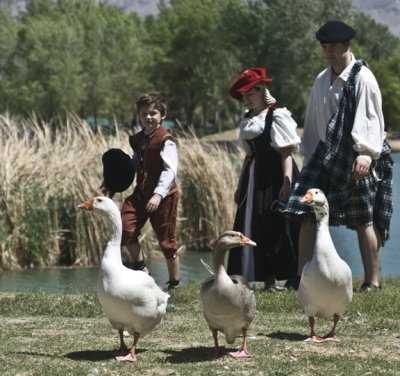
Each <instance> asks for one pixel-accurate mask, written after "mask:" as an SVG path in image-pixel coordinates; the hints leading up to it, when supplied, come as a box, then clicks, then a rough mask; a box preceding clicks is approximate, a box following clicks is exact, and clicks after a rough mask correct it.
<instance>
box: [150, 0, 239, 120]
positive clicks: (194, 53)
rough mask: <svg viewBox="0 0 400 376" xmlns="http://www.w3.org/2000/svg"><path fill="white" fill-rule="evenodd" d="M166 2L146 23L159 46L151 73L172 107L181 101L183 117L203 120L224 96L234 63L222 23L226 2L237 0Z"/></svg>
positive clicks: (211, 114)
mask: <svg viewBox="0 0 400 376" xmlns="http://www.w3.org/2000/svg"><path fill="white" fill-rule="evenodd" d="M171 5H172V7H171V8H169V7H161V11H160V16H159V19H158V21H156V20H153V22H148V23H147V26H151V27H152V30H153V34H152V37H153V38H154V39H153V40H154V41H156V43H157V47H158V50H161V49H163V47H164V48H165V49H164V53H161V54H160V55H158V56H155V57H154V59H155V64H154V68H155V70H156V72H154V73H153V75H154V77H155V78H156V79H155V81H156V82H157V83H158V84H159V86H160V87H161V88H162V89H163V91H164V92H166V94H167V96H168V97H169V99H170V103H171V105H172V108H175V109H177V108H179V107H181V108H182V109H183V110H184V112H183V114H182V113H181V115H182V116H183V117H184V118H185V120H186V122H187V123H189V124H195V125H197V126H199V125H202V126H204V125H206V123H207V121H208V120H209V119H212V118H213V116H214V114H215V113H216V111H217V110H218V109H219V107H220V102H221V101H222V100H223V99H224V98H226V87H227V77H231V76H232V73H233V71H234V70H236V68H237V66H238V64H237V61H236V60H235V59H233V58H232V56H233V55H232V53H231V51H230V46H229V45H227V44H226V43H225V42H224V39H225V36H224V35H223V33H222V30H223V28H222V24H223V22H224V14H225V12H226V11H227V9H228V7H232V6H234V5H238V6H239V5H240V6H242V1H240V0H237V1H234V0H221V1H218V2H215V1H212V0H176V1H173V2H172V3H171ZM166 30H167V31H166ZM164 31H166V33H165V34H163V32H164ZM196 114H200V116H199V118H198V119H196V116H195V115H196Z"/></svg>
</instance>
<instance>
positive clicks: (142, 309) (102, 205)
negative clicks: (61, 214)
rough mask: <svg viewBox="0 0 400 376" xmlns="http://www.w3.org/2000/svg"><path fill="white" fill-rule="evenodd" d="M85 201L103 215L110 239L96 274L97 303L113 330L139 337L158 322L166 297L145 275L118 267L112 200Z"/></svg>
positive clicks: (116, 214) (118, 228) (118, 236)
mask: <svg viewBox="0 0 400 376" xmlns="http://www.w3.org/2000/svg"><path fill="white" fill-rule="evenodd" d="M89 201H91V202H92V209H93V210H94V211H95V212H98V213H100V214H102V215H103V216H105V218H106V219H107V221H108V224H109V228H110V237H109V239H110V240H109V241H108V243H107V246H106V248H105V250H104V254H103V257H102V260H101V265H100V269H99V275H98V282H97V294H98V297H99V301H100V303H101V306H102V307H103V310H104V312H105V314H106V316H107V317H108V319H109V321H110V323H111V325H112V327H113V328H114V329H119V330H122V329H126V330H127V331H128V332H129V333H130V334H132V335H133V333H134V332H137V333H140V337H143V336H144V335H146V334H148V333H149V332H151V331H152V330H153V329H154V328H155V327H157V325H158V324H160V322H161V321H162V319H163V317H164V316H165V313H166V308H167V301H168V297H169V295H168V294H167V293H165V292H163V291H162V290H161V289H160V288H159V287H158V286H157V284H156V283H155V281H154V279H153V278H152V277H151V276H149V275H148V274H147V273H145V272H142V271H135V270H131V269H128V268H126V267H125V266H124V265H123V264H122V259H121V246H120V244H121V236H122V222H121V215H120V211H119V209H118V207H117V205H116V204H115V203H114V201H112V200H111V199H110V198H108V197H96V198H94V199H93V200H89ZM89 201H87V202H89ZM81 205H83V204H81ZM80 207H82V206H80ZM87 209H91V208H87Z"/></svg>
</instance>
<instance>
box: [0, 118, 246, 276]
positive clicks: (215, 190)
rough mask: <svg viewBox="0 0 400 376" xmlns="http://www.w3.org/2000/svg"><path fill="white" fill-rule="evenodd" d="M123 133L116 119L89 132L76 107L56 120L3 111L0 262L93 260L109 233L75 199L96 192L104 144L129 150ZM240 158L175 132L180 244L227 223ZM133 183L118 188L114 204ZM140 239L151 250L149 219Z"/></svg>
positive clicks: (9, 265)
mask: <svg viewBox="0 0 400 376" xmlns="http://www.w3.org/2000/svg"><path fill="white" fill-rule="evenodd" d="M128 136H129V135H128V133H127V132H126V131H125V130H122V129H120V128H118V127H117V128H116V132H115V134H113V135H105V134H102V133H101V132H100V133H97V134H94V133H93V132H92V131H91V130H90V128H89V127H88V125H87V124H86V123H85V122H84V121H83V120H81V119H80V118H79V117H77V116H76V115H74V114H70V115H69V117H68V119H67V120H66V122H65V123H62V124H60V123H58V124H57V126H55V125H54V124H48V123H43V122H42V121H40V120H39V119H37V118H35V117H32V118H29V119H25V120H23V121H21V122H16V121H14V120H13V119H11V118H10V117H8V116H7V115H4V116H0V214H1V216H0V268H1V269H15V268H26V267H34V266H45V265H59V264H62V265H72V264H79V265H89V264H96V263H97V262H98V260H99V258H100V257H101V253H102V249H103V246H104V244H105V241H106V238H107V234H108V232H107V229H106V226H105V223H104V222H103V220H102V219H101V218H99V217H98V216H90V215H87V214H86V213H81V212H80V211H78V210H76V205H77V203H79V202H82V201H83V200H85V199H87V198H90V197H93V196H95V195H99V194H100V191H99V189H98V187H99V185H100V183H101V180H102V163H101V156H102V154H103V153H104V152H105V151H106V150H108V149H109V148H112V147H118V148H121V149H123V150H124V151H125V152H127V153H129V154H130V153H131V150H130V147H129V144H128ZM240 159H241V156H240V155H239V153H238V152H233V153H227V152H226V151H225V150H223V149H221V148H219V147H218V146H216V145H210V144H207V143H203V142H201V141H200V140H199V139H198V138H196V137H195V136H194V135H193V134H191V133H186V134H184V135H183V136H182V137H180V139H179V160H180V166H179V174H178V182H179V185H180V189H181V200H180V206H179V219H178V224H177V227H178V234H179V240H180V244H181V245H183V246H186V247H188V248H190V249H194V248H200V247H204V246H205V245H207V244H209V243H210V242H212V241H213V240H214V239H215V238H216V237H217V236H218V234H220V233H221V232H222V231H223V230H226V229H228V228H231V227H232V224H233V216H234V211H235V207H234V203H233V194H234V190H235V186H236V182H237V170H238V165H239V163H240V162H239V160H240ZM131 191H132V187H131V188H130V189H129V190H128V191H126V192H124V193H122V194H117V195H116V196H115V198H114V199H115V201H116V202H117V204H119V205H121V204H122V201H123V199H124V198H125V197H126V196H127V195H128V194H129V193H130V192H131ZM141 243H142V245H143V248H144V250H145V252H146V253H147V254H148V256H150V254H151V251H152V250H155V249H157V244H156V241H155V237H154V235H153V232H152V230H151V228H150V226H146V227H145V229H144V231H143V234H142V238H141Z"/></svg>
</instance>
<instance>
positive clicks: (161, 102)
mask: <svg viewBox="0 0 400 376" xmlns="http://www.w3.org/2000/svg"><path fill="white" fill-rule="evenodd" d="M151 105H153V106H154V108H155V109H156V110H158V111H160V114H161V115H162V116H164V115H165V114H166V113H167V105H166V103H165V99H164V98H163V97H162V96H161V94H158V93H148V94H144V95H142V96H141V97H140V98H139V99H138V100H137V101H136V110H137V112H139V111H140V108H142V107H149V106H151Z"/></svg>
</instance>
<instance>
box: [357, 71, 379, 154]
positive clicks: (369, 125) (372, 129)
mask: <svg viewBox="0 0 400 376" xmlns="http://www.w3.org/2000/svg"><path fill="white" fill-rule="evenodd" d="M363 74H364V76H365V78H364V80H363V81H362V80H359V81H360V82H358V86H356V88H358V92H357V96H356V101H357V109H356V114H355V118H354V124H353V129H352V132H351V135H352V137H353V140H354V146H353V148H354V150H355V151H356V152H358V153H359V155H367V156H370V157H371V158H372V159H378V158H379V155H380V153H381V150H382V145H383V140H384V138H385V121H384V118H383V114H382V98H381V92H380V90H379V86H378V83H377V82H376V79H375V77H374V76H373V74H372V73H371V72H370V71H369V70H368V69H365V70H364V71H363Z"/></svg>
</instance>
